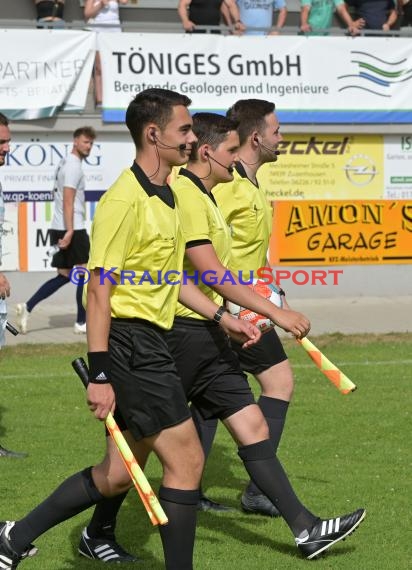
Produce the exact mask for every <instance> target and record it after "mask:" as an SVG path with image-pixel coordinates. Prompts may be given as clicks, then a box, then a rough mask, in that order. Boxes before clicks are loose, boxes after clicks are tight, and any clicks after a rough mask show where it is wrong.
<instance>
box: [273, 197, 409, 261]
mask: <svg viewBox="0 0 412 570" xmlns="http://www.w3.org/2000/svg"><path fill="white" fill-rule="evenodd" d="M270 262H271V263H272V264H274V265H281V264H284V265H323V264H324V265H345V264H362V265H364V264H382V263H412V201H407V200H399V201H395V200H393V201H392V200H369V201H368V200H367V201H363V200H356V201H353V200H347V201H345V200H336V201H331V202H324V201H322V202H321V201H318V202H312V201H308V200H304V201H301V202H295V201H293V202H292V201H290V202H289V201H283V202H277V203H276V204H275V209H274V215H273V233H272V238H271V242H270Z"/></svg>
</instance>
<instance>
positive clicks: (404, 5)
mask: <svg viewBox="0 0 412 570" xmlns="http://www.w3.org/2000/svg"><path fill="white" fill-rule="evenodd" d="M398 14H399V16H402V19H401V26H412V0H398Z"/></svg>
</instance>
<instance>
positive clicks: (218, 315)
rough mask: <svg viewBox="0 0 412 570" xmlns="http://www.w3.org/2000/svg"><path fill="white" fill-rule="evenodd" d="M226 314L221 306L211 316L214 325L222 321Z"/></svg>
mask: <svg viewBox="0 0 412 570" xmlns="http://www.w3.org/2000/svg"><path fill="white" fill-rule="evenodd" d="M226 312H227V310H226V308H225V307H224V306H223V305H222V306H221V307H219V308H218V310H217V311H216V313H215V314H214V315H213V320H214V321H215V323H217V324H219V323H220V321H221V320H222V317H223V315H224V313H226Z"/></svg>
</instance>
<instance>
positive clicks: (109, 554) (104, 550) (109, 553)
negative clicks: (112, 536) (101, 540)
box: [93, 544, 119, 562]
mask: <svg viewBox="0 0 412 570" xmlns="http://www.w3.org/2000/svg"><path fill="white" fill-rule="evenodd" d="M93 550H94V552H95V554H97V556H98V557H99V559H100V560H104V562H108V561H109V560H113V559H116V558H119V555H118V554H116V552H115V551H114V550H113V548H112V547H111V546H110V545H109V544H102V545H101V546H97V547H96V548H94V549H93Z"/></svg>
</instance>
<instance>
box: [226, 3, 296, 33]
mask: <svg viewBox="0 0 412 570" xmlns="http://www.w3.org/2000/svg"><path fill="white" fill-rule="evenodd" d="M237 5H238V8H239V13H240V20H241V21H242V22H243V24H244V25H245V26H246V32H245V33H246V34H247V35H250V36H263V35H265V34H268V35H270V36H274V35H277V34H278V33H279V30H280V29H281V28H283V26H284V25H285V22H286V16H287V13H288V11H287V8H286V2H285V0H260V1H258V0H237ZM275 11H277V12H278V17H277V21H276V28H275V29H272V26H273V14H274V12H275ZM222 14H223V17H224V19H225V20H226V22H231V20H230V16H229V12H228V9H227V7H226V6H225V5H222ZM229 25H230V24H229ZM254 28H255V29H254ZM259 28H260V29H259Z"/></svg>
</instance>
